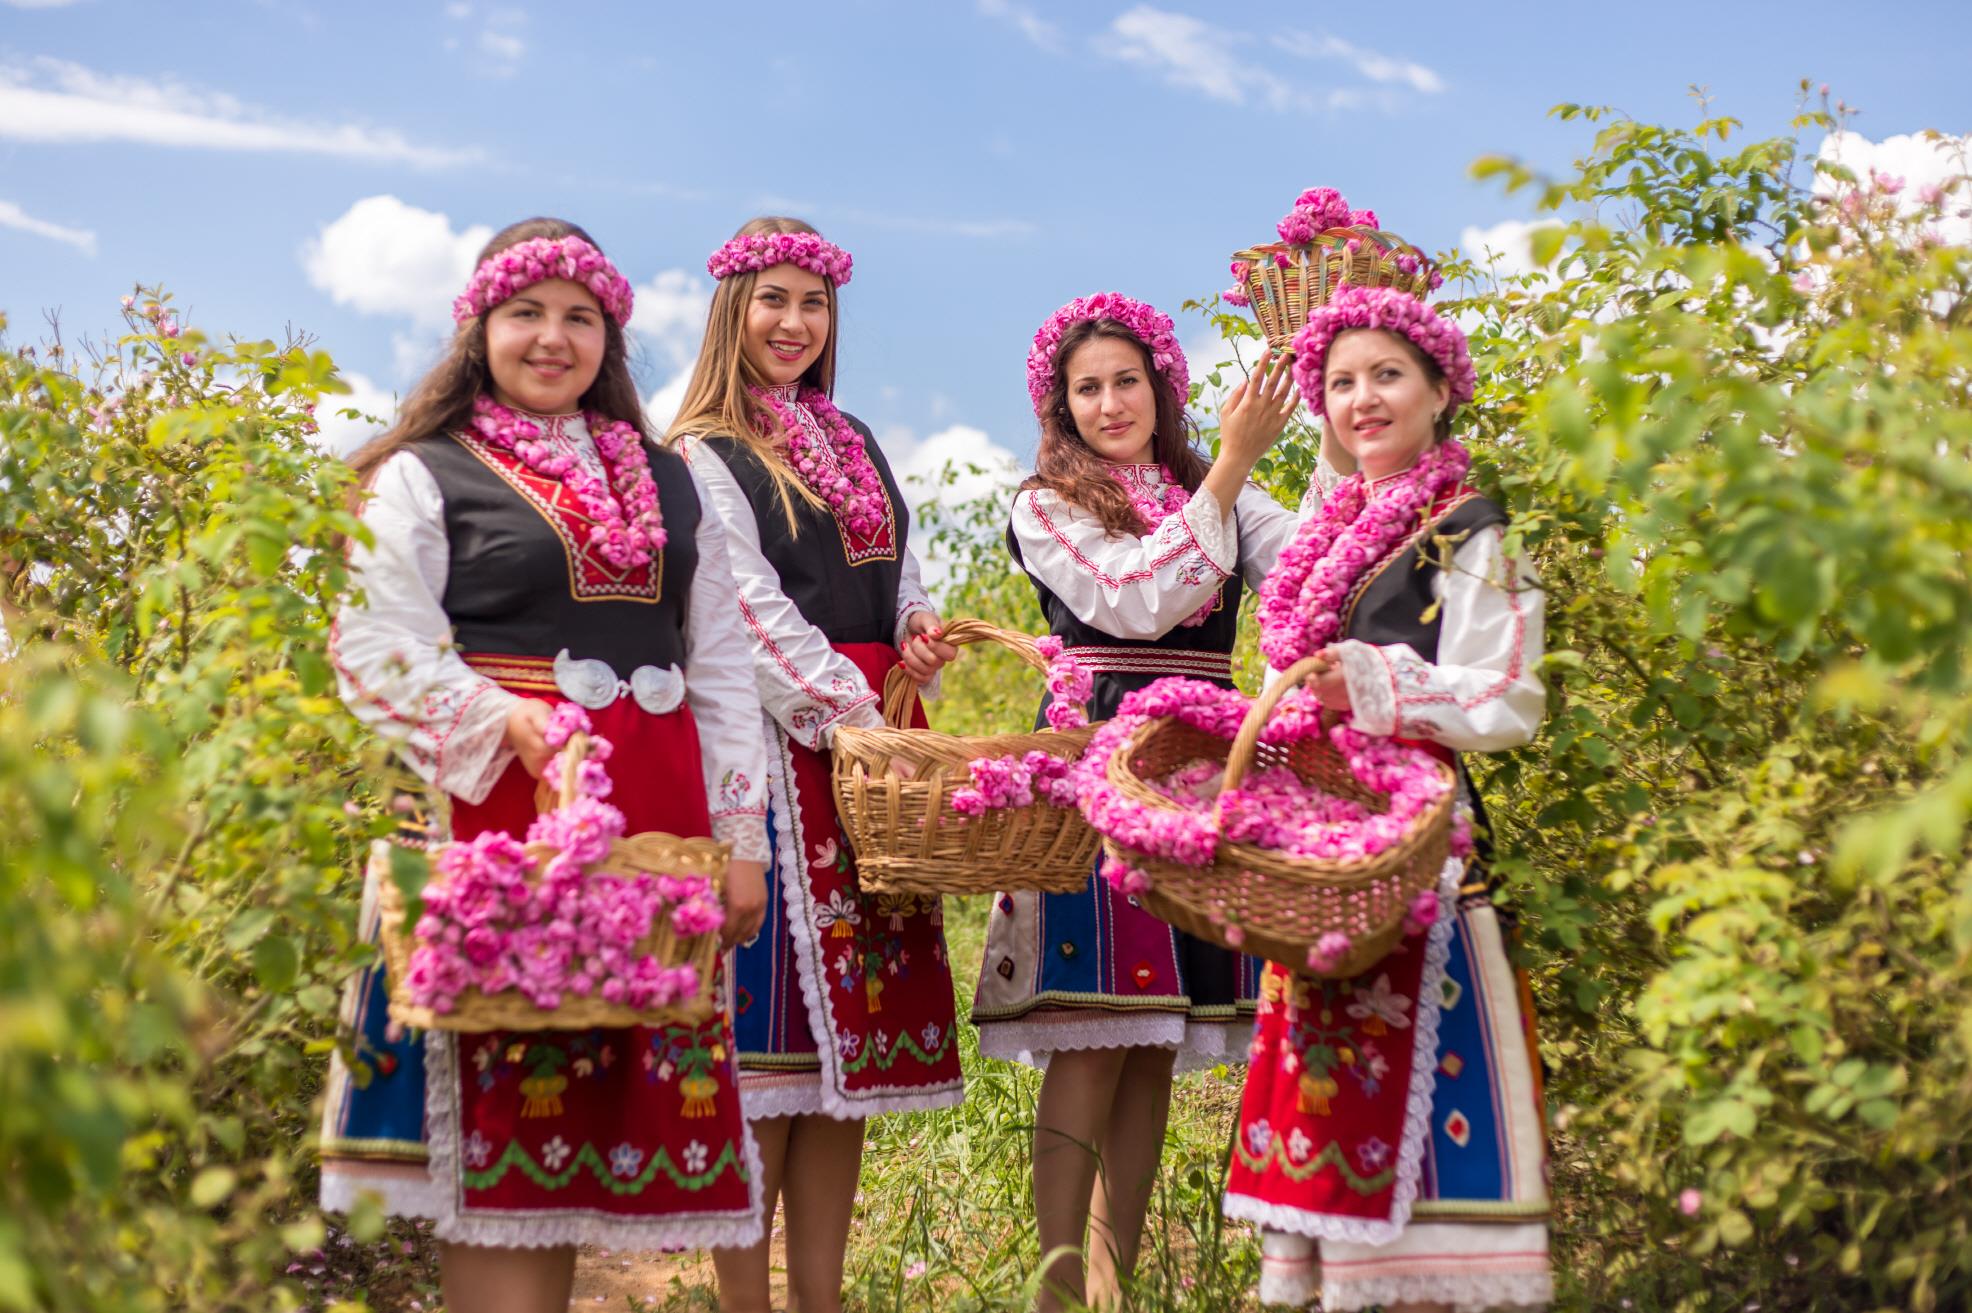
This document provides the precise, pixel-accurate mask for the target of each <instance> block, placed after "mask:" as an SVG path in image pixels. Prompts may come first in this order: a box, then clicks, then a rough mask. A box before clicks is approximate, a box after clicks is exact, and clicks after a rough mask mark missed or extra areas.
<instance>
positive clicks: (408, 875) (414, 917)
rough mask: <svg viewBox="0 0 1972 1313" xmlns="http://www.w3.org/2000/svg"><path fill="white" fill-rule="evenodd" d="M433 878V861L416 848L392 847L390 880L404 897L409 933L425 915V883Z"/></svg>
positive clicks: (405, 927)
mask: <svg viewBox="0 0 1972 1313" xmlns="http://www.w3.org/2000/svg"><path fill="white" fill-rule="evenodd" d="M430 878H431V860H430V859H429V858H427V857H426V856H425V855H424V853H422V852H420V851H419V850H418V849H416V848H406V847H405V846H404V845H403V844H401V843H393V844H391V845H390V879H391V883H393V884H395V885H396V886H397V889H398V892H399V893H402V894H403V895H404V929H405V932H406V933H409V931H410V929H411V927H412V926H414V925H416V924H417V923H418V918H419V917H421V916H423V915H424V914H425V896H424V895H425V881H427V880H429V879H430Z"/></svg>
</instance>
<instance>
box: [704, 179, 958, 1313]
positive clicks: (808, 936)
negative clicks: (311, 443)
mask: <svg viewBox="0 0 1972 1313" xmlns="http://www.w3.org/2000/svg"><path fill="white" fill-rule="evenodd" d="M706 267H707V269H708V270H709V271H710V272H711V274H712V276H713V277H714V278H717V279H718V280H719V286H718V288H717V290H716V291H714V292H713V294H712V306H711V310H710V312H709V317H708V321H707V324H706V330H705V340H704V345H703V346H702V347H701V348H700V351H699V358H698V365H697V367H696V368H695V369H694V370H693V372H692V378H691V382H690V383H689V384H688V385H687V387H686V391H685V397H684V400H683V402H682V403H681V405H680V407H679V411H678V418H677V419H676V420H675V421H674V422H673V423H672V426H671V434H672V437H673V439H674V440H676V441H679V442H680V443H682V444H683V449H684V451H685V453H686V457H687V459H689V460H690V461H691V463H692V468H693V470H694V471H696V472H697V474H698V475H699V477H700V478H701V479H703V480H704V483H705V486H706V488H707V490H708V491H709V492H710V494H711V497H712V501H713V504H714V506H715V507H716V508H717V510H718V513H719V516H720V518H721V519H722V520H723V521H724V523H725V527H726V536H727V547H728V550H729V552H730V554H731V557H732V561H733V574H734V578H735V580H736V582H737V584H738V592H737V593H736V594H735V595H734V597H733V598H732V599H731V604H732V606H733V607H734V608H735V609H736V610H737V611H738V613H739V615H740V618H741V621H742V623H743V624H744V625H745V627H746V630H747V633H748V635H749V637H750V639H751V641H752V645H753V651H752V662H751V672H752V674H753V676H754V678H756V679H757V681H758V684H759V690H760V701H761V705H762V707H763V708H764V710H765V712H766V716H767V719H766V721H765V722H764V725H762V726H760V727H758V728H757V729H756V732H757V733H760V734H762V735H764V736H765V741H766V747H767V772H768V774H767V778H768V796H769V799H770V802H769V808H770V812H771V817H772V819H771V823H770V825H769V827H768V830H769V832H770V833H771V836H772V839H773V843H774V875H775V878H774V879H773V880H772V881H771V882H770V883H769V898H770V904H769V908H768V914H767V921H766V925H765V928H764V930H763V932H762V933H761V934H759V935H758V936H755V937H754V938H752V939H749V940H747V941H746V942H745V943H742V944H741V945H740V946H739V948H738V949H737V950H735V952H734V954H733V989H734V1007H735V1012H736V1017H735V1022H734V1024H735V1028H736V1030H737V1033H738V1037H739V1063H740V1073H741V1093H742V1095H743V1097H744V1100H745V1105H746V1115H747V1117H748V1119H749V1120H750V1121H752V1122H753V1124H754V1128H755V1132H756V1134H757V1135H758V1137H759V1140H760V1145H761V1151H762V1155H763V1160H764V1162H765V1168H766V1214H767V1216H768V1218H769V1219H771V1218H772V1216H773V1212H774V1201H775V1197H776V1195H777V1194H778V1195H780V1196H781V1197H783V1198H784V1199H785V1200H786V1208H787V1261H788V1283H789V1285H790V1287H791V1288H792V1294H793V1296H794V1301H793V1302H794V1304H795V1305H796V1306H797V1307H799V1308H800V1309H801V1310H802V1313H830V1311H831V1310H834V1309H837V1308H839V1307H840V1301H841V1296H842V1260H843V1251H844V1248H845V1246H846V1245H847V1243H848V1237H849V1222H850V1216H851V1213H852V1208H853V1204H854V1199H855V1192H856V1180H857V1174H858V1169H859V1166H860V1163H861V1159H862V1148H863V1123H864V1119H865V1118H867V1117H870V1116H873V1115H876V1114H879V1113H885V1112H902V1111H907V1110H912V1109H921V1108H940V1107H949V1106H951V1105H952V1104H955V1103H957V1102H958V1101H959V1100H960V1098H961V1097H963V1094H964V1085H963V1081H962V1078H961V1076H960V1072H959V1051H958V1037H957V1035H956V1034H955V1029H956V1027H955V1021H954V1015H953V1014H954V1008H953V1000H952V975H951V964H950V962H949V961H948V960H947V958H946V954H945V935H944V929H943V925H944V921H943V913H942V910H941V908H940V904H939V900H938V899H936V898H916V897H912V896H909V895H902V896H898V895H884V896H882V897H865V896H864V894H863V892H862V890H861V888H860V887H859V886H858V884H857V880H856V867H855V854H854V853H852V852H850V851H849V844H848V841H847V839H846V838H845V837H844V836H843V833H842V829H841V826H840V824H839V823H838V821H837V819H836V811H835V797H834V789H833V786H832V784H831V782H830V777H829V758H828V749H829V744H830V742H831V740H832V738H833V737H834V734H835V731H836V729H837V728H838V727H839V726H842V725H857V726H874V725H880V724H882V716H881V714H880V712H879V711H878V704H877V695H878V690H879V689H880V688H881V687H882V684H883V680H884V676H885V674H886V673H887V672H888V671H889V670H890V669H891V668H892V667H894V666H896V665H897V664H898V662H899V660H900V659H901V661H902V662H903V665H904V669H905V670H906V671H907V672H908V673H909V674H910V675H911V677H912V678H913V679H915V680H916V681H917V682H918V683H919V684H924V683H926V682H928V681H929V680H930V679H931V678H932V677H933V676H934V675H935V674H936V673H937V671H938V668H939V667H940V666H941V665H943V664H944V662H945V661H947V660H949V659H950V658H951V657H952V656H953V655H955V653H954V650H953V648H952V647H951V646H950V645H949V644H946V643H943V642H941V641H938V637H937V635H938V633H939V621H938V615H937V613H936V611H934V610H933V609H932V606H931V602H930V600H929V598H927V597H926V596H925V591H924V586H923V584H922V583H921V582H920V581H919V578H918V565H917V560H916V558H915V557H914V556H913V555H912V553H911V548H910V513H909V510H908V508H907V507H906V505H905V502H904V497H903V493H902V491H901V490H900V489H899V488H898V487H897V483H896V480H895V479H894V478H892V477H891V473H890V466H889V463H888V462H887V461H886V460H885V459H884V455H883V451H882V449H881V448H879V447H878V446H877V444H876V441H875V439H874V438H872V437H871V436H870V431H869V429H868V428H866V427H865V426H864V425H863V424H862V423H861V421H859V420H857V419H855V418H854V417H853V416H850V415H846V414H843V413H842V412H841V411H839V410H837V409H836V408H835V403H834V401H833V399H832V394H833V392H834V389H835V349H836V340H837V338H836V294H837V291H838V289H839V288H841V287H842V285H843V284H845V283H847V282H848V281H849V276H850V272H851V261H850V258H849V255H848V253H847V252H845V251H843V250H842V249H841V248H840V247H837V246H835V245H833V244H831V243H829V242H827V241H825V240H823V238H822V237H821V236H820V235H819V234H818V233H816V232H815V230H814V229H813V228H811V227H809V226H808V225H807V224H805V223H802V222H800V221H799V220H796V219H780V218H763V219H754V220H752V221H750V222H748V223H747V224H746V225H745V226H743V227H742V228H741V229H740V230H739V232H738V233H737V234H735V235H734V237H733V238H732V240H731V241H729V242H727V243H726V245H724V246H722V247H721V248H720V249H719V250H718V251H717V252H715V253H714V254H713V256H712V258H711V259H710V260H709V261H708V262H707V265H706ZM917 714H918V717H919V719H918V721H917V723H918V724H920V725H922V724H923V723H924V721H923V719H922V714H923V713H922V712H921V711H920V712H918V713H917ZM718 1263H719V1274H720V1284H721V1288H722V1289H724V1288H731V1289H733V1290H735V1291H741V1292H746V1293H747V1294H748V1296H749V1297H750V1298H757V1299H758V1300H760V1301H761V1302H762V1304H763V1305H764V1302H765V1300H766V1298H767V1290H768V1252H767V1242H766V1241H764V1240H763V1241H761V1243H760V1244H759V1245H758V1246H757V1247H756V1248H754V1249H752V1250H750V1251H746V1252H734V1253H729V1254H721V1255H720V1256H719V1257H718Z"/></svg>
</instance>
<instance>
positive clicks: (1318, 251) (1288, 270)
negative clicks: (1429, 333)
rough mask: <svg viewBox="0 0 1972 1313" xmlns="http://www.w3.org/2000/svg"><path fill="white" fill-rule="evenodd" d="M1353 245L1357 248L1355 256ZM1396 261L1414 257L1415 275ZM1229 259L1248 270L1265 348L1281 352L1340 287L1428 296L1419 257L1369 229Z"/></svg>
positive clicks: (1335, 232)
mask: <svg viewBox="0 0 1972 1313" xmlns="http://www.w3.org/2000/svg"><path fill="white" fill-rule="evenodd" d="M1351 241H1354V242H1355V243H1357V248H1356V249H1355V250H1353V251H1352V250H1350V249H1349V246H1348V244H1349V243H1350V242H1351ZM1399 255H1412V256H1416V257H1417V259H1418V262H1419V263H1418V269H1417V272H1415V273H1405V272H1404V271H1403V270H1401V269H1399V268H1398V267H1397V263H1396V261H1397V257H1398V256H1399ZM1233 259H1235V260H1239V261H1242V262H1244V263H1245V265H1246V295H1247V299H1248V300H1249V301H1251V302H1252V310H1253V317H1254V318H1255V319H1257V320H1259V321H1260V331H1261V332H1262V333H1264V334H1265V335H1266V338H1267V345H1268V346H1270V347H1272V348H1273V349H1274V350H1275V351H1281V352H1290V353H1291V352H1292V350H1293V342H1294V335H1295V334H1296V333H1298V332H1300V331H1301V329H1302V328H1303V327H1305V326H1306V324H1307V322H1308V312H1309V311H1311V310H1313V309H1315V308H1316V307H1317V306H1321V305H1326V304H1327V303H1328V300H1329V298H1330V297H1332V296H1334V295H1335V292H1336V289H1338V288H1340V287H1342V286H1343V285H1344V284H1352V285H1354V286H1356V287H1396V288H1401V289H1402V290H1403V291H1406V292H1409V293H1410V294H1411V295H1413V296H1418V297H1422V296H1424V295H1425V294H1426V293H1427V292H1429V291H1430V290H1431V268H1430V265H1429V264H1428V263H1426V262H1425V260H1424V255H1423V253H1422V252H1421V251H1419V250H1418V249H1417V248H1416V247H1414V246H1411V245H1409V244H1407V243H1406V242H1404V241H1403V239H1402V238H1399V237H1398V236H1396V235H1395V234H1394V233H1386V232H1379V231H1376V230H1374V229H1369V228H1331V229H1329V230H1328V231H1327V232H1324V233H1321V234H1319V235H1318V236H1316V238H1315V240H1314V241H1313V242H1311V243H1310V244H1308V245H1307V246H1291V245H1289V244H1288V243H1286V242H1269V243H1268V244H1267V245H1265V246H1254V247H1249V248H1248V249H1246V250H1244V251H1238V252H1235V253H1234V255H1233ZM1282 259H1285V260H1286V261H1287V264H1286V267H1285V268H1283V267H1282V266H1281V263H1280V261H1281V260H1282Z"/></svg>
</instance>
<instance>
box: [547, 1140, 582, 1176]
mask: <svg viewBox="0 0 1972 1313" xmlns="http://www.w3.org/2000/svg"><path fill="white" fill-rule="evenodd" d="M574 1152H575V1150H573V1149H571V1148H569V1147H568V1141H567V1140H564V1139H562V1138H561V1136H559V1135H557V1136H556V1137H555V1138H554V1139H552V1140H549V1141H548V1142H547V1143H546V1144H544V1145H542V1146H541V1161H542V1162H543V1163H545V1164H546V1165H547V1168H548V1170H549V1171H551V1172H559V1171H560V1170H561V1165H562V1164H563V1163H565V1162H567V1161H568V1156H569V1155H570V1154H572V1153H574Z"/></svg>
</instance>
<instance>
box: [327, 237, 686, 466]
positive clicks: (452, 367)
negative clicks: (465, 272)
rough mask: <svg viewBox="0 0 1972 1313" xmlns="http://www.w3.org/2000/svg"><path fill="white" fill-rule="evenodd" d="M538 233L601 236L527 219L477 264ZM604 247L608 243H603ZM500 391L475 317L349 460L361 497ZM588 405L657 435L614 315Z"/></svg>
mask: <svg viewBox="0 0 1972 1313" xmlns="http://www.w3.org/2000/svg"><path fill="white" fill-rule="evenodd" d="M536 237H580V238H581V239H582V240H583V241H585V242H587V243H589V245H591V246H596V239H595V238H593V237H591V236H589V234H588V233H586V232H584V231H583V230H582V229H580V228H578V227H577V226H576V225H574V224H572V223H570V222H568V221H567V220H566V219H523V220H521V221H520V222H519V223H516V224H510V225H508V226H507V227H505V228H502V229H501V230H500V231H499V232H497V233H495V234H493V239H492V240H491V241H489V242H487V243H486V245H485V246H484V247H482V248H480V252H479V257H478V259H477V260H475V261H474V267H475V268H477V267H478V266H479V265H482V264H484V263H486V261H487V260H488V259H490V258H492V257H493V256H495V255H498V254H499V253H500V252H501V251H504V250H506V249H507V248H508V247H509V246H515V245H518V244H519V243H521V242H525V241H530V240H532V239H533V238H536ZM596 249H597V250H599V251H600V250H601V249H602V248H601V247H600V246H596ZM492 390H493V375H492V373H491V371H490V370H489V369H488V367H487V364H486V316H485V315H474V316H473V317H472V318H471V319H469V320H467V321H466V322H465V323H464V324H463V325H461V326H460V328H459V331H458V332H456V333H454V334H453V335H452V341H451V344H450V345H449V346H447V347H446V348H445V355H444V356H443V357H442V358H441V359H440V360H439V362H438V363H437V364H435V365H433V366H432V367H431V369H430V370H428V371H427V372H426V374H425V376H424V377H423V378H421V379H419V380H418V385H417V386H416V387H414V388H412V389H411V395H410V396H408V397H406V398H404V404H403V405H402V406H400V407H398V410H397V420H396V422H395V423H393V424H392V425H391V426H390V427H389V428H387V429H385V430H384V431H383V432H382V433H380V434H378V435H377V436H376V437H374V438H372V439H370V440H369V441H368V442H366V443H364V444H363V445H362V446H361V447H360V448H358V449H357V451H356V453H355V454H354V455H352V456H351V457H350V458H349V465H350V468H352V469H354V470H355V471H356V478H357V483H356V490H357V495H358V496H360V495H361V490H362V489H364V488H367V487H369V486H370V482H371V481H372V480H373V479H375V478H376V473H377V470H378V469H379V468H380V467H381V466H382V465H383V463H384V462H385V461H387V460H389V459H390V458H391V456H393V455H395V454H396V453H397V452H398V451H400V450H402V449H403V448H404V447H406V446H409V445H410V444H411V443H413V442H416V441H418V440H419V439H421V438H429V437H433V436H435V435H437V434H440V433H451V432H454V431H456V430H458V429H462V428H464V427H465V425H466V421H467V420H468V419H470V418H471V417H472V403H473V399H474V398H475V397H477V396H479V394H480V393H482V392H491V391H492ZM582 409H584V410H587V411H596V412H598V413H600V414H603V415H607V416H608V417H609V418H611V419H614V420H621V421H622V422H623V423H625V424H629V425H631V426H633V427H634V428H635V429H636V430H637V432H638V433H640V434H642V435H643V436H645V437H649V436H650V428H649V426H648V425H647V424H646V423H645V421H644V404H643V400H642V398H641V397H639V396H638V395H637V384H636V382H635V381H634V380H633V379H631V377H630V360H629V350H628V345H627V343H626V342H625V341H624V336H623V329H622V327H621V326H619V325H618V324H617V322H616V321H615V320H614V319H611V318H610V317H609V316H608V315H604V316H603V364H602V368H601V369H600V370H598V371H597V372H596V381H595V382H593V383H591V384H590V385H589V390H588V391H587V392H584V393H583V394H582Z"/></svg>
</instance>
